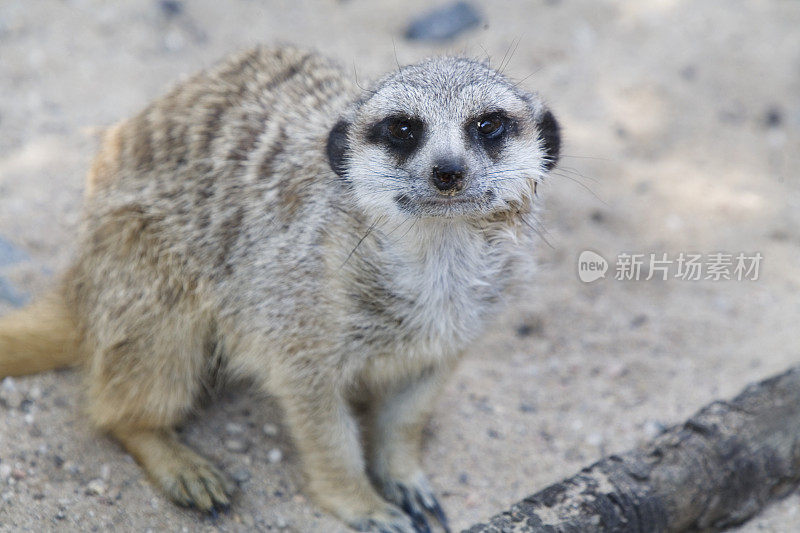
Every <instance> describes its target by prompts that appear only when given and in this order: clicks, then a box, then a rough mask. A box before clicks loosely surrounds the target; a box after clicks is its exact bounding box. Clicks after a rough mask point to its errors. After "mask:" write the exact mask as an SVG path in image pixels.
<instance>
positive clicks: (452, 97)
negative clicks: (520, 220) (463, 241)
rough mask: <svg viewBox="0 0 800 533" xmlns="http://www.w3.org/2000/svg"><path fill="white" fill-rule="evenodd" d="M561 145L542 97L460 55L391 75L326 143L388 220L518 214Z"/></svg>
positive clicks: (364, 203) (369, 205) (340, 169)
mask: <svg viewBox="0 0 800 533" xmlns="http://www.w3.org/2000/svg"><path fill="white" fill-rule="evenodd" d="M559 149H560V134H559V126H558V123H557V122H556V120H555V118H554V117H553V114H552V113H551V112H550V111H549V110H548V109H547V108H546V107H545V105H544V104H543V103H542V101H541V100H540V99H539V98H538V97H536V96H534V95H532V94H529V93H526V92H524V91H522V90H520V89H519V88H518V87H516V86H515V85H514V84H512V83H511V82H510V81H509V80H507V79H506V78H505V77H504V76H502V75H501V74H499V73H498V72H496V71H495V70H493V69H491V68H489V67H488V66H486V65H484V64H482V63H479V62H477V61H473V60H469V59H464V58H437V59H430V60H426V61H424V62H422V63H419V64H417V65H413V66H409V67H404V68H402V69H400V70H399V71H397V72H394V73H392V74H390V75H388V76H387V77H385V78H384V79H383V80H381V81H379V82H378V83H377V84H376V86H375V87H374V89H373V90H372V91H369V94H367V95H366V96H365V97H364V98H363V99H362V100H360V101H358V102H356V103H355V104H354V105H353V106H352V107H351V108H350V109H349V110H348V111H347V112H346V113H345V114H344V116H343V117H342V119H341V120H340V121H339V122H338V123H337V124H336V125H335V126H334V127H333V129H332V131H331V133H330V136H329V139H328V157H329V160H330V164H331V168H333V170H334V171H335V172H336V173H337V174H338V175H339V176H341V177H342V178H343V179H344V180H345V181H346V182H347V183H348V184H349V186H350V187H351V189H352V191H353V192H354V196H355V198H356V201H357V202H358V203H359V205H360V207H362V208H363V209H365V210H367V211H368V212H370V213H373V214H377V215H382V216H389V217H395V216H402V217H408V216H416V217H469V218H481V217H486V216H491V215H492V214H494V213H497V212H502V211H510V210H519V209H521V208H523V207H524V206H526V205H528V204H529V203H530V202H531V201H532V196H533V193H534V191H535V184H536V183H537V182H538V181H540V180H541V179H542V178H543V177H544V176H545V174H546V173H547V172H548V171H549V170H550V169H552V168H553V166H555V164H556V162H557V160H558V156H559Z"/></svg>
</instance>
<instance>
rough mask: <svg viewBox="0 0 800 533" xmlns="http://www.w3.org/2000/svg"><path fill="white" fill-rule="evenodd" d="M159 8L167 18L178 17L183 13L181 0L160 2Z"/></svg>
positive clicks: (161, 0) (160, 0) (162, 0)
mask: <svg viewBox="0 0 800 533" xmlns="http://www.w3.org/2000/svg"><path fill="white" fill-rule="evenodd" d="M158 8H159V9H160V10H161V12H162V13H163V14H164V15H165V16H166V17H167V18H172V17H177V16H178V15H180V14H182V13H183V2H181V1H180V0H159V1H158Z"/></svg>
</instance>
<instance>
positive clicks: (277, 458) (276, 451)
mask: <svg viewBox="0 0 800 533" xmlns="http://www.w3.org/2000/svg"><path fill="white" fill-rule="evenodd" d="M281 459H283V452H282V451H281V450H280V448H272V449H271V450H270V451H269V452H267V460H268V461H269V462H270V463H272V464H275V463H280V462H281Z"/></svg>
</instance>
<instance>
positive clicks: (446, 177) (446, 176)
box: [431, 162, 464, 194]
mask: <svg viewBox="0 0 800 533" xmlns="http://www.w3.org/2000/svg"><path fill="white" fill-rule="evenodd" d="M431 178H432V181H433V185H434V187H436V188H437V189H439V191H441V192H443V193H447V194H455V193H457V192H460V191H461V190H462V189H463V188H464V168H463V165H460V164H458V163H454V162H447V163H441V164H439V165H436V166H434V167H433V172H432V175H431Z"/></svg>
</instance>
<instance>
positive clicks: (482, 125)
mask: <svg viewBox="0 0 800 533" xmlns="http://www.w3.org/2000/svg"><path fill="white" fill-rule="evenodd" d="M475 128H476V129H477V130H478V133H480V134H481V135H483V136H485V137H497V136H498V135H500V134H501V133H503V128H504V126H503V119H502V118H500V116H499V115H488V116H485V117H481V118H479V119H478V120H477V122H476V123H475Z"/></svg>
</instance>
